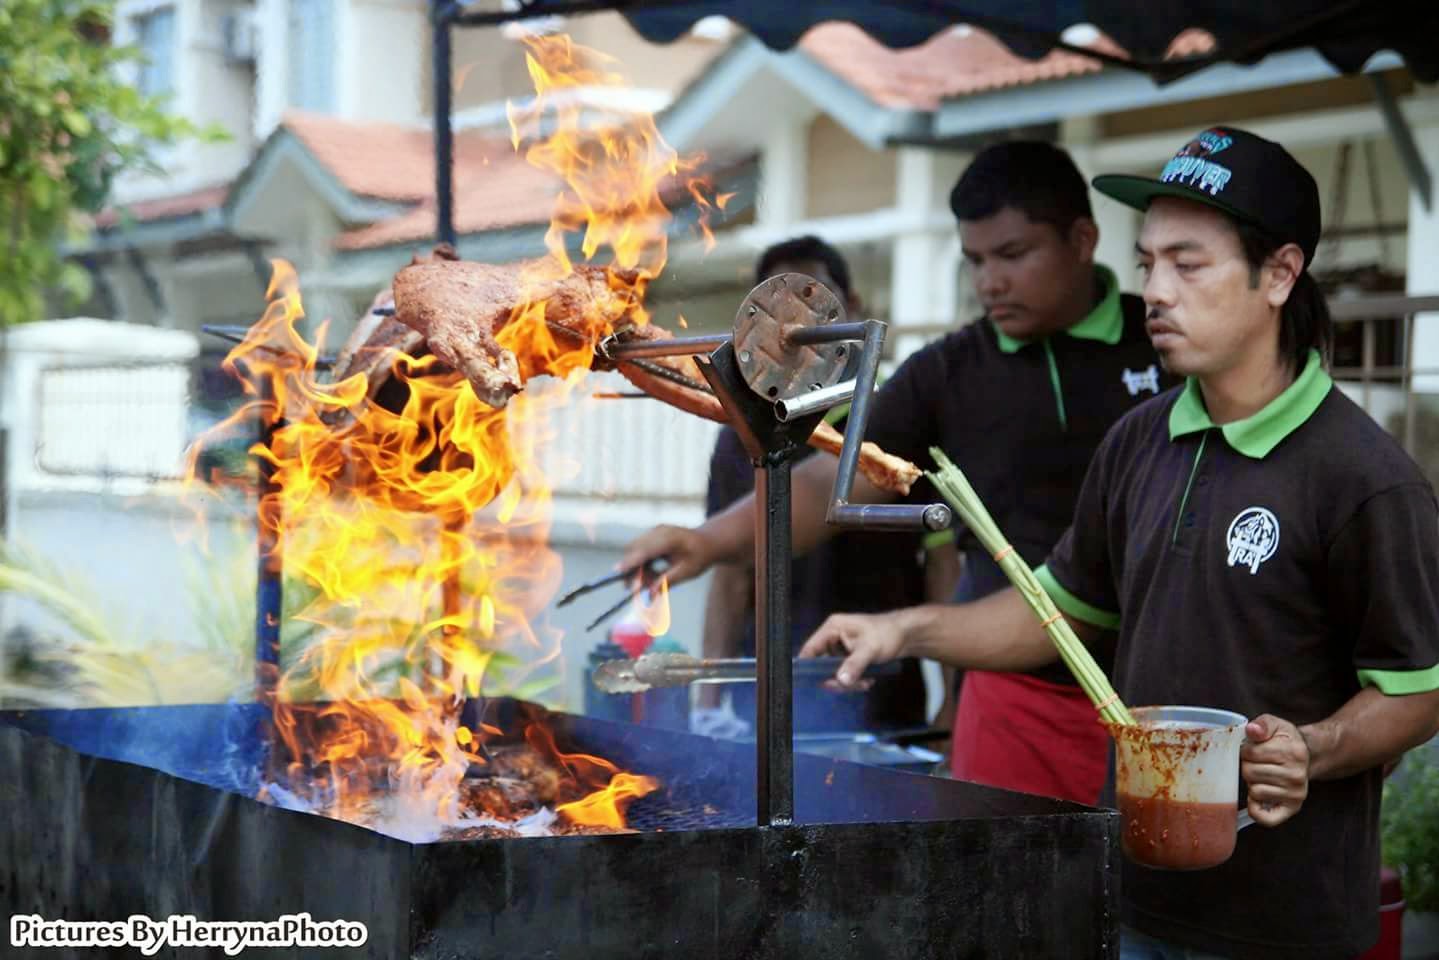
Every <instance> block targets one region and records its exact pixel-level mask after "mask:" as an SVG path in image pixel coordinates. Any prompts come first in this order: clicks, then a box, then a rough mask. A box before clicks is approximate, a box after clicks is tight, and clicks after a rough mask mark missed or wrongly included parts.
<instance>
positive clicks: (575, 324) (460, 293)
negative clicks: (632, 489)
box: [370, 251, 921, 495]
mask: <svg viewBox="0 0 1439 960" xmlns="http://www.w3.org/2000/svg"><path fill="white" fill-rule="evenodd" d="M527 272H529V273H531V275H539V274H540V271H538V270H534V265H533V264H508V265H505V266H494V265H491V264H483V263H471V262H468V261H454V260H450V259H448V258H447V257H446V256H445V255H443V254H441V253H440V251H437V255H436V256H435V257H432V258H429V259H428V262H416V263H414V264H412V265H410V266H408V267H405V268H404V269H402V270H401V271H400V272H399V273H398V274H396V275H395V282H394V300H395V318H396V319H397V320H399V321H401V322H403V323H404V324H406V325H407V326H409V327H410V328H412V329H414V330H416V331H418V332H419V333H420V334H422V335H423V336H424V338H425V342H426V344H427V345H428V346H429V349H430V351H431V352H433V353H434V354H435V355H436V356H437V357H439V358H440V359H441V360H442V361H444V362H445V363H446V364H447V365H449V366H450V367H451V368H453V369H455V370H458V371H460V372H461V373H463V374H464V375H465V377H466V379H468V380H469V382H470V385H471V387H472V388H473V389H474V391H475V395H476V396H478V397H479V398H480V399H481V400H483V401H484V402H485V403H487V404H489V405H491V406H494V407H503V406H505V405H506V404H507V403H509V399H510V397H512V396H514V394H515V393H517V392H519V391H520V390H521V389H522V388H523V382H522V379H521V377H520V369H519V364H518V361H517V360H516V358H515V356H514V354H513V353H511V352H510V351H509V350H506V349H505V348H504V347H502V346H501V345H500V343H499V341H498V340H497V339H496V336H495V335H496V333H498V331H499V330H500V329H501V328H503V327H504V325H505V324H506V323H508V322H509V321H510V318H511V316H512V315H513V313H514V311H515V309H516V308H517V307H519V306H522V305H524V304H527V303H537V302H541V301H542V302H543V303H544V309H545V322H546V325H547V326H548V327H549V328H550V330H551V331H552V332H555V333H560V334H567V335H569V336H570V337H573V338H576V339H578V340H580V341H582V342H585V343H596V342H598V339H599V337H600V336H601V335H603V334H605V333H608V332H609V328H610V327H611V326H613V327H615V328H617V331H618V335H619V337H620V339H621V340H622V341H623V340H628V339H645V340H655V339H668V338H669V337H670V336H671V334H670V333H669V332H668V331H666V330H662V329H660V328H658V327H655V326H653V325H646V326H643V327H636V326H628V327H626V326H625V325H624V318H625V316H626V315H627V313H628V308H629V305H630V297H631V294H630V292H629V290H628V289H627V288H626V286H625V285H624V284H623V283H619V284H616V283H612V282H611V279H610V277H609V276H608V275H607V273H606V271H604V270H603V269H601V268H598V267H591V266H587V265H578V266H576V267H575V269H574V271H573V272H572V273H570V274H568V275H566V276H563V277H560V278H557V279H554V280H541V281H537V282H531V283H528V284H523V283H522V277H523V276H524V275H525V274H526V273H527ZM387 329H389V328H386V327H384V326H383V325H381V327H380V328H379V330H377V333H379V332H382V331H386V330H387ZM613 366H614V368H615V369H617V370H619V372H620V373H621V374H623V375H624V376H625V378H626V379H628V380H629V381H630V382H631V383H633V384H634V385H635V386H637V387H639V388H640V389H641V390H643V391H644V392H645V393H647V394H649V395H650V396H652V397H654V398H656V399H658V400H662V401H664V402H665V403H668V404H670V405H672V406H674V407H678V408H679V409H681V410H684V411H685V412H687V413H692V414H694V415H696V416H700V417H704V418H705V419H707V420H714V421H716V422H718V423H726V422H728V417H727V416H726V415H725V412H724V409H723V407H721V406H720V403H719V400H718V399H717V398H716V397H715V396H714V394H712V393H710V392H709V390H708V388H707V387H706V386H705V385H704V381H703V378H702V377H701V376H700V373H699V369H698V368H697V367H696V366H695V364H694V361H693V360H692V359H690V358H689V357H661V358H655V359H652V360H648V361H643V362H634V361H621V362H617V363H615V364H613ZM377 388H378V385H377V384H375V383H371V385H370V396H371V397H373V396H374V395H375V391H376V390H377ZM809 443H810V445H811V446H813V447H815V448H817V449H820V450H824V451H826V452H828V453H832V454H835V455H838V454H839V451H840V447H841V445H842V443H843V437H842V436H841V435H840V434H839V433H838V432H837V431H836V430H835V429H834V428H833V427H831V426H829V425H828V424H825V423H821V424H820V425H819V427H818V428H816V429H815V431H814V433H813V434H812V435H811V436H810V439H809ZM859 469H860V471H861V472H862V473H863V474H864V475H865V476H866V477H868V478H869V480H870V482H872V483H874V484H875V485H876V486H878V487H880V488H881V489H883V490H887V491H889V492H892V493H897V494H901V495H903V494H907V493H908V492H909V490H910V487H911V486H912V485H913V484H914V482H915V481H916V480H918V479H919V476H920V472H921V471H920V469H919V468H918V467H916V466H915V465H914V464H912V463H910V462H909V461H907V460H904V459H902V458H900V457H896V456H892V455H890V454H887V453H885V452H884V451H883V450H881V449H880V448H879V447H878V446H877V445H875V444H873V443H865V444H864V445H863V446H862V447H861V448H860V459H859Z"/></svg>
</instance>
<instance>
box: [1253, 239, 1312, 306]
mask: <svg viewBox="0 0 1439 960" xmlns="http://www.w3.org/2000/svg"><path fill="white" fill-rule="evenodd" d="M1264 267H1265V270H1264V274H1263V276H1264V280H1263V284H1264V299H1265V300H1267V301H1268V302H1269V305H1270V306H1271V307H1282V306H1284V304H1285V302H1286V301H1288V300H1289V294H1290V291H1292V290H1293V289H1294V285H1295V284H1296V283H1298V282H1299V278H1300V277H1301V276H1302V275H1303V274H1304V251H1303V250H1300V249H1299V244H1297V243H1286V244H1285V245H1284V246H1282V247H1280V248H1279V249H1278V250H1275V251H1274V252H1273V253H1271V254H1270V255H1269V259H1268V260H1267V261H1265V264H1264Z"/></svg>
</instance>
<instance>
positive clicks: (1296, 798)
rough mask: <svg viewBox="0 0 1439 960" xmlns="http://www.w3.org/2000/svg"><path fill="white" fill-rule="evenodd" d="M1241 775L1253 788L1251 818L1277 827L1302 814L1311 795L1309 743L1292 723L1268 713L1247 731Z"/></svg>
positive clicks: (1256, 720) (1255, 721) (1247, 727)
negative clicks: (1307, 798) (1300, 809)
mask: <svg viewBox="0 0 1439 960" xmlns="http://www.w3.org/2000/svg"><path fill="white" fill-rule="evenodd" d="M1244 736H1245V738H1246V742H1245V744H1244V746H1242V747H1240V748H1239V773H1240V775H1241V776H1243V777H1244V782H1245V783H1246V784H1247V785H1248V786H1249V815H1250V816H1251V817H1253V818H1254V822H1255V823H1258V824H1259V825H1261V826H1265V827H1277V826H1279V824H1281V823H1283V822H1284V821H1285V820H1288V819H1289V818H1290V817H1292V816H1294V815H1295V814H1296V813H1298V812H1299V808H1300V807H1301V806H1303V805H1304V798H1305V797H1306V796H1308V795H1309V744H1308V743H1307V742H1306V741H1305V739H1304V735H1303V734H1301V733H1300V732H1299V728H1298V727H1296V726H1295V725H1294V724H1292V723H1290V722H1289V721H1288V720H1281V719H1279V718H1278V717H1275V716H1271V715H1270V714H1267V713H1266V714H1264V715H1263V716H1259V717H1255V718H1254V719H1253V720H1251V721H1249V725H1248V726H1246V727H1245V728H1244Z"/></svg>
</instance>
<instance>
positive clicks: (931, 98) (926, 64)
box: [800, 23, 1214, 110]
mask: <svg viewBox="0 0 1439 960" xmlns="http://www.w3.org/2000/svg"><path fill="white" fill-rule="evenodd" d="M1213 46H1214V38H1213V37H1212V36H1210V35H1209V34H1207V33H1205V32H1203V31H1201V30H1186V31H1185V32H1184V33H1181V34H1180V35H1179V36H1177V37H1175V39H1174V42H1173V43H1172V44H1171V45H1170V49H1169V52H1168V54H1167V56H1168V57H1186V56H1192V55H1195V54H1199V53H1204V52H1207V51H1208V50H1210V49H1212V48H1213ZM1093 47H1094V49H1095V50H1096V51H1098V52H1103V53H1108V54H1111V55H1115V56H1124V55H1125V53H1124V51H1123V50H1122V49H1120V48H1119V47H1118V46H1117V45H1116V44H1115V43H1114V42H1113V41H1112V40H1110V39H1109V38H1107V37H1104V36H1102V35H1101V36H1100V37H1099V39H1098V40H1097V41H1096V42H1095V43H1094V44H1093ZM800 49H802V50H804V52H805V53H807V54H808V55H809V56H810V57H812V58H814V59H815V60H816V61H818V62H819V64H820V65H821V66H823V67H824V68H825V69H827V70H829V71H830V72H831V73H833V74H835V75H836V76H838V77H840V78H841V79H843V80H844V81H846V82H847V83H849V84H850V85H851V86H853V87H854V88H855V89H857V90H859V91H860V92H861V93H863V94H864V95H865V96H867V97H869V98H870V99H871V100H873V101H874V102H875V103H877V104H879V105H881V106H885V107H893V108H896V109H907V110H934V109H937V108H938V107H939V105H940V102H941V101H942V100H946V99H951V98H955V97H963V96H968V95H970V94H976V93H983V92H985V91H988V90H998V89H1002V88H1005V87H1017V86H1024V85H1026V84H1031V83H1039V82H1041V81H1045V80H1058V79H1062V78H1064V77H1072V76H1078V75H1081V74H1087V73H1098V72H1099V71H1100V70H1101V69H1103V64H1102V63H1101V62H1100V61H1099V60H1096V59H1094V58H1092V57H1085V56H1081V55H1079V54H1075V53H1070V52H1068V51H1065V50H1055V51H1052V52H1050V53H1049V54H1046V55H1045V56H1043V57H1041V58H1040V59H1038V60H1026V59H1024V58H1023V57H1020V56H1018V55H1016V54H1014V53H1011V52H1010V50H1009V48H1008V47H1006V46H1005V45H1004V44H1003V43H1002V42H1000V41H999V40H998V39H996V38H995V37H994V35H993V34H991V33H988V32H986V31H984V30H980V29H977V28H972V27H958V28H953V29H949V30H945V31H942V32H941V33H937V34H935V35H934V36H933V37H931V38H930V39H929V40H927V41H925V42H924V43H922V44H920V45H919V46H916V47H910V48H908V49H905V50H892V49H890V48H889V47H886V46H885V45H884V44H882V43H880V42H879V41H878V40H875V39H873V38H872V37H870V36H869V35H868V34H867V33H865V32H864V31H863V30H861V29H860V28H859V27H856V26H854V25H853V24H850V23H822V24H820V25H818V26H816V27H814V28H813V29H812V30H810V31H809V32H808V33H806V34H805V35H804V37H803V39H801V40H800Z"/></svg>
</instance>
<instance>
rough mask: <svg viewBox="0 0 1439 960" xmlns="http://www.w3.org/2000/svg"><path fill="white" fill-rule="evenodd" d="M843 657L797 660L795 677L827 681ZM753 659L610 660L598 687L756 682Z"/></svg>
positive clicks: (885, 666)
mask: <svg viewBox="0 0 1439 960" xmlns="http://www.w3.org/2000/svg"><path fill="white" fill-rule="evenodd" d="M843 662H844V658H843V657H807V658H805V659H802V660H795V661H794V675H795V676H797V677H815V678H817V679H825V678H828V677H832V676H834V673H835V671H836V670H838V669H839V665H840V664H841V663H843ZM899 669H900V664H899V661H897V660H894V661H890V662H889V663H881V664H875V665H873V666H871V667H870V668H869V669H867V670H866V671H865V672H864V675H865V676H866V677H878V676H885V675H887V674H893V673H898V672H899ZM754 679H755V659H754V658H753V657H731V658H724V659H713V660H701V659H699V658H698V657H692V656H690V655H689V654H687V653H646V654H643V655H641V656H640V657H638V658H637V659H634V660H606V661H605V662H604V663H602V664H600V665H599V666H598V667H596V668H595V672H594V681H595V686H597V687H599V688H600V689H601V690H603V691H604V692H605V693H643V692H644V691H646V690H648V689H650V688H651V687H682V686H685V685H687V684H691V683H746V682H749V683H752V682H754Z"/></svg>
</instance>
